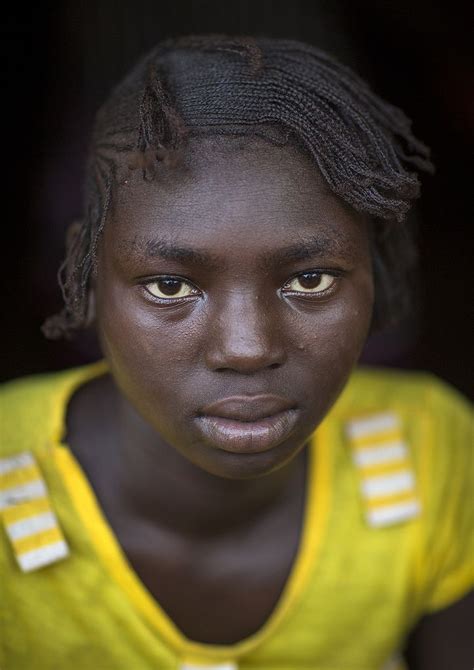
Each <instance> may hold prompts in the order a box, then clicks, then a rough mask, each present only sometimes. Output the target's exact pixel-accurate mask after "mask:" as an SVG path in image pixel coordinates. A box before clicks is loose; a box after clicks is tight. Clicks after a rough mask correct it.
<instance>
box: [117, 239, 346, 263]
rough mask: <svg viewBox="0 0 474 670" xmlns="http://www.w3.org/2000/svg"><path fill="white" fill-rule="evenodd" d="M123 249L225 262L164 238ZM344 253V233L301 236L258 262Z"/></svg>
mask: <svg viewBox="0 0 474 670" xmlns="http://www.w3.org/2000/svg"><path fill="white" fill-rule="evenodd" d="M122 246H123V248H124V251H125V253H127V254H130V253H132V254H134V255H137V256H139V257H143V258H146V259H147V258H161V259H164V260H171V261H177V262H179V263H183V264H186V265H195V266H206V267H207V268H209V269H222V268H223V267H224V263H223V262H222V259H220V258H219V256H217V255H216V254H212V253H210V252H208V251H203V250H201V249H193V248H192V247H186V246H183V245H181V244H175V243H173V242H171V241H167V240H163V239H148V240H147V239H143V238H137V237H135V238H133V239H132V240H126V241H125V243H124V244H123V245H122ZM328 255H330V256H337V257H339V258H340V257H347V255H352V245H351V244H350V243H349V241H348V240H347V238H346V236H343V237H341V238H337V239H336V238H332V237H324V236H318V237H312V238H309V239H301V240H300V241H299V242H298V243H295V244H291V245H289V246H286V247H282V248H281V249H277V250H275V251H271V252H266V253H264V254H262V256H261V258H260V265H261V266H262V267H263V268H264V269H269V268H272V267H275V266H279V265H285V264H289V263H292V262H296V261H304V260H311V259H312V258H318V257H323V256H328Z"/></svg>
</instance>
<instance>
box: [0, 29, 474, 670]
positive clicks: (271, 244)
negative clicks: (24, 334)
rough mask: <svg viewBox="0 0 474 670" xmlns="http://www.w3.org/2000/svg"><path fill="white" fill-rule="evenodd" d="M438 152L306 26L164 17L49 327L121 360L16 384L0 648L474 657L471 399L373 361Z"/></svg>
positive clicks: (135, 74) (419, 661)
mask: <svg viewBox="0 0 474 670" xmlns="http://www.w3.org/2000/svg"><path fill="white" fill-rule="evenodd" d="M430 167H431V165H430V163H429V160H428V152H427V149H426V148H425V147H424V146H423V145H422V144H421V143H420V142H419V141H418V140H416V139H415V138H414V137H413V135H412V134H411V132H410V124H409V122H408V120H407V119H406V117H405V116H404V115H403V113H402V112H401V111H400V110H398V109H396V108H394V107H392V106H390V105H388V104H387V103H385V102H383V101H381V100H380V99H379V98H377V97H376V96H375V95H374V94H373V93H372V92H370V90H369V89H368V87H367V86H366V84H364V83H363V82H361V81H360V80H359V79H358V78H357V77H356V76H355V75H354V74H353V73H352V72H350V71H349V70H347V69H346V68H343V67H341V66H340V65H338V64H337V63H335V62H334V61H333V59H331V58H330V57H329V56H328V55H326V54H324V53H322V52H320V51H318V50H316V49H314V48H312V47H310V46H308V45H305V44H301V43H298V42H290V41H284V40H276V39H258V40H253V39H245V38H243V39H239V38H229V37H217V36H194V37H190V38H181V39H177V40H174V41H169V42H166V43H162V44H159V45H158V46H157V47H156V49H154V50H153V52H152V53H151V54H149V55H148V56H147V57H146V58H145V60H144V61H142V62H141V63H139V64H138V66H137V67H136V68H135V69H134V70H133V71H132V72H131V73H130V74H129V76H128V77H127V78H126V79H125V80H124V81H123V82H122V83H121V84H120V85H119V86H118V88H117V89H116V90H115V91H114V92H113V93H112V95H111V97H110V99H109V100H108V101H107V103H106V104H105V105H104V107H103V108H102V109H101V110H100V112H99V114H98V116H97V123H96V127H95V132H94V136H93V140H92V144H91V153H90V163H89V166H88V173H87V181H86V189H85V196H86V199H85V200H86V201H85V207H84V217H83V220H82V222H81V223H80V224H75V225H74V226H73V227H72V228H71V230H70V233H69V235H68V252H67V257H66V260H65V263H64V264H63V267H62V272H61V275H60V280H61V286H62V289H63V294H64V298H65V307H64V310H63V312H62V313H61V314H60V315H58V316H56V317H53V318H51V319H49V320H48V321H47V322H46V324H45V326H44V330H45V333H46V334H47V335H48V336H50V337H58V336H61V335H70V334H72V333H73V332H75V331H78V330H80V329H81V328H83V327H85V326H88V325H91V324H95V327H96V328H97V332H98V335H99V338H100V342H101V346H102V349H103V354H104V359H103V360H102V361H99V362H98V363H94V364H92V365H87V366H83V367H81V368H77V369H74V370H66V371H64V372H61V373H56V374H48V375H41V376H35V377H31V378H27V379H20V380H16V381H13V382H11V383H9V384H6V385H5V387H4V389H3V391H2V405H3V408H4V413H5V420H4V430H3V438H4V439H3V443H2V444H3V446H2V459H1V461H0V473H1V474H2V477H3V479H2V483H1V484H0V491H1V497H0V504H1V509H2V512H1V516H2V520H3V524H4V528H5V532H4V533H3V534H2V536H1V543H2V553H1V569H2V576H3V579H2V591H3V592H2V598H1V602H2V605H1V607H2V626H3V646H2V647H1V652H0V654H1V655H0V664H1V667H2V668H5V669H8V670H17V669H20V668H31V667H34V668H37V669H38V670H46V669H48V670H49V669H53V668H74V669H75V670H86V669H87V670H89V669H92V668H94V669H100V670H108V669H110V670H132V669H133V670H142V669H143V670H148V669H152V668H154V669H155V668H160V669H161V668H163V669H166V670H167V669H170V670H171V669H178V668H179V669H181V670H191V669H193V670H194V669H195V668H201V669H202V668H214V670H218V669H219V670H230V669H234V670H235V669H236V668H239V669H242V670H245V669H247V668H248V669H250V668H252V669H257V668H258V669H262V670H297V669H298V668H300V669H302V670H303V669H304V670H308V669H309V668H311V669H315V670H340V669H341V670H342V668H344V669H345V670H346V669H347V668H353V669H354V670H388V669H389V668H390V669H392V670H394V669H395V668H406V667H408V666H407V665H406V662H405V660H404V657H406V659H408V663H409V667H410V668H411V669H422V670H427V669H429V670H440V669H442V670H448V669H449V670H454V669H455V668H456V669H457V668H459V669H461V668H468V667H470V665H472V657H470V655H469V654H470V651H469V649H468V640H469V635H468V631H467V625H468V623H467V622H468V620H469V614H471V615H472V611H473V597H472V595H469V592H470V590H471V589H472V586H473V582H474V579H473V570H472V538H473V534H472V532H471V531H472V523H473V510H472V504H471V499H470V497H469V496H470V494H472V485H473V472H472V465H471V464H472V444H473V441H472V432H470V431H472V417H471V413H470V409H469V407H468V406H467V403H466V402H465V401H464V400H463V399H462V398H461V397H460V396H459V395H458V394H457V393H456V392H455V391H454V390H452V389H450V388H448V387H446V386H445V385H444V384H443V383H441V382H439V381H437V380H436V379H434V378H432V377H431V376H429V375H426V374H417V373H401V372H393V371H392V372H389V371H384V370H374V369H372V370H369V369H367V370H363V369H356V364H357V361H358V358H359V355H360V352H361V349H362V347H363V345H364V342H365V340H366V337H367V335H368V333H369V331H370V330H371V329H375V328H378V327H380V326H381V325H383V324H386V323H387V322H389V321H390V320H394V319H396V318H398V317H399V316H400V315H401V314H402V313H403V312H404V310H405V309H406V306H407V305H408V303H409V294H410V277H411V269H412V265H413V258H414V254H413V247H412V242H411V237H410V230H409V228H408V227H407V225H406V224H405V223H404V222H403V220H404V217H405V214H406V212H407V211H408V209H409V207H410V203H411V201H412V200H413V199H414V198H415V197H417V195H418V191H419V183H418V178H417V175H416V172H415V169H416V168H418V169H421V170H429V169H430ZM471 653H472V652H471Z"/></svg>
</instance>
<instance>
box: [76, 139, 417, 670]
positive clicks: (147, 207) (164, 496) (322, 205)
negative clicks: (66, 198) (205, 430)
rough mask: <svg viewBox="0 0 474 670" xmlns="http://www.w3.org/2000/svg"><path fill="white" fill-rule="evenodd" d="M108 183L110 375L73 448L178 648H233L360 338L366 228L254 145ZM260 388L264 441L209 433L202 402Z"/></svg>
mask: <svg viewBox="0 0 474 670" xmlns="http://www.w3.org/2000/svg"><path fill="white" fill-rule="evenodd" d="M119 182H120V186H119V188H118V190H117V192H116V193H115V196H114V200H113V207H112V211H111V213H110V216H109V219H108V221H107V224H106V227H105V230H104V235H103V237H102V240H101V244H100V248H99V256H98V267H97V273H96V276H95V279H94V294H93V296H94V300H95V306H96V315H97V328H98V332H99V336H100V340H101V343H102V347H103V351H104V355H105V357H106V358H107V360H108V362H109V365H110V368H111V372H112V374H111V375H107V376H104V377H102V378H100V379H98V380H95V381H93V382H91V383H89V384H87V385H86V386H84V387H83V388H82V389H80V390H79V391H78V392H77V393H76V394H75V396H74V398H73V399H72V402H71V404H70V408H69V414H68V441H69V443H70V445H71V447H72V449H73V450H74V452H75V454H76V456H77V458H78V459H79V461H80V462H81V464H82V466H83V468H84V469H85V471H86V473H87V475H88V477H89V479H90V481H91V483H92V485H93V487H94V489H95V491H96V493H97V496H98V498H99V501H100V503H101V505H102V507H103V509H104V512H105V514H106V516H107V518H108V520H109V522H110V523H111V525H112V527H113V529H114V531H115V533H116V535H117V537H118V539H119V542H120V543H121V545H122V547H123V549H124V551H125V553H126V555H127V557H128V558H129V560H130V562H131V563H132V565H133V567H134V569H135V570H136V572H137V573H138V575H139V577H140V578H141V579H142V581H143V583H144V584H145V585H146V586H147V588H148V589H149V591H150V592H151V593H152V594H153V596H154V597H155V598H156V599H157V601H158V602H159V603H160V605H161V606H162V607H163V608H164V609H165V611H166V612H167V613H168V614H169V616H170V617H171V618H172V619H173V621H174V622H175V623H176V624H177V626H178V627H179V628H180V629H181V630H182V631H183V632H184V634H185V635H186V636H187V637H189V638H191V639H193V640H198V641H200V642H205V643H213V644H232V643H234V642H236V641H239V640H241V639H243V638H245V637H248V636H249V635H251V634H252V633H255V632H256V631H257V630H259V629H260V628H261V627H262V625H263V624H264V623H265V621H266V620H267V619H268V617H269V615H270V613H271V611H272V610H273V608H274V606H275V604H276V602H277V601H278V599H279V597H280V595H281V592H282V589H283V587H284V585H285V583H286V580H287V578H288V575H289V573H290V570H291V567H292V564H293V561H294V558H295V555H296V552H297V549H298V542H299V536H300V530H301V524H302V514H303V505H304V496H305V477H306V445H307V443H308V439H309V437H310V435H311V434H312V432H313V431H314V430H315V428H316V427H317V425H318V424H319V423H320V422H321V420H322V419H323V417H324V416H325V415H326V413H327V412H328V410H329V409H330V407H331V406H332V404H333V403H334V401H335V400H336V398H337V397H338V396H339V394H340V392H341V390H342V388H343V387H344V385H345V383H346V381H347V378H348V376H349V375H350V373H351V371H352V369H353V367H354V365H355V364H356V362H357V359H358V357H359V355H360V351H361V348H362V346H363V344H364V342H365V339H366V336H367V332H368V329H369V325H370V318H371V313H372V306H373V279H372V266H371V257H370V245H369V231H368V224H367V222H366V221H365V220H364V218H363V217H362V216H360V215H358V214H356V213H355V212H354V211H352V210H351V209H350V208H348V207H347V206H346V205H344V204H343V203H342V202H341V201H340V200H339V199H338V198H336V197H335V196H334V195H333V194H332V193H330V192H329V191H328V189H327V187H326V185H325V182H324V180H323V179H322V177H321V175H320V174H319V172H318V171H317V170H316V169H315V167H314V164H313V163H312V162H311V161H310V159H309V158H308V157H306V156H304V155H303V154H302V153H300V151H298V150H297V149H295V148H293V147H290V146H288V147H283V148H282V147H274V146H272V145H269V144H268V143H265V142H264V141H263V140H257V139H252V143H251V145H249V143H248V142H246V141H244V140H241V139H239V140H238V139H230V138H226V140H225V141H224V142H222V141H216V140H210V139H207V140H203V139H200V140H198V141H194V140H193V141H192V142H191V144H190V148H189V151H188V155H187V159H186V164H185V165H184V166H183V167H181V168H179V169H175V170H172V171H170V170H166V169H164V168H161V170H159V174H158V178H157V179H156V180H155V181H153V182H144V181H143V180H142V178H141V174H140V173H139V171H138V170H136V171H133V172H129V171H128V170H127V168H126V167H125V166H123V169H122V170H121V171H120V179H119ZM263 393H273V394H275V393H276V394H279V395H280V396H284V397H285V398H287V399H289V400H290V401H291V403H292V406H293V407H295V412H296V416H297V420H296V423H295V426H294V428H293V430H292V431H291V432H290V433H289V434H288V435H286V436H285V438H284V439H283V440H281V441H280V442H279V443H278V444H276V445H275V446H273V447H272V448H270V449H267V450H265V451H262V452H261V453H252V454H248V453H244V454H243V453H231V452H229V451H226V450H225V449H222V448H220V447H219V446H216V445H215V444H212V443H209V441H206V439H204V438H203V435H202V433H200V431H199V427H198V422H197V419H196V417H197V416H199V413H200V411H201V410H202V408H203V407H204V406H205V405H207V404H208V403H213V402H216V401H217V400H219V399H221V398H225V397H228V396H231V395H259V394H263ZM98 455H100V456H98ZM111 464H112V465H111ZM111 467H112V468H113V469H112V471H111ZM184 583H185V584H186V600H185V601H184V599H183V598H182V589H181V586H180V585H182V584H184ZM203 598H205V599H206V602H208V603H209V602H210V603H214V607H209V608H208V609H206V612H205V613H204V612H203V611H202V606H201V603H202V599H203ZM228 612H235V616H233V617H232V618H230V617H229V616H227V615H226V614H227V613H228ZM239 613H240V614H239ZM416 667H419V668H424V667H425V666H423V665H419V666H416Z"/></svg>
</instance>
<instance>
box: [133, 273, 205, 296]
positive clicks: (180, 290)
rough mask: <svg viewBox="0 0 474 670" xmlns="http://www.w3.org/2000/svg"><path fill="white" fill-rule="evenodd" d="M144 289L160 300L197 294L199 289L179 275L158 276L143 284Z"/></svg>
mask: <svg viewBox="0 0 474 670" xmlns="http://www.w3.org/2000/svg"><path fill="white" fill-rule="evenodd" d="M145 288H146V290H147V291H148V292H149V293H151V294H152V295H153V296H154V297H155V298H160V300H175V299H177V298H178V299H179V298H189V297H190V296H193V295H199V290H198V289H197V288H196V287H195V286H193V285H192V284H191V283H190V282H188V281H186V280H185V279H181V278H180V277H159V278H158V279H155V280H154V281H151V282H148V283H147V284H145Z"/></svg>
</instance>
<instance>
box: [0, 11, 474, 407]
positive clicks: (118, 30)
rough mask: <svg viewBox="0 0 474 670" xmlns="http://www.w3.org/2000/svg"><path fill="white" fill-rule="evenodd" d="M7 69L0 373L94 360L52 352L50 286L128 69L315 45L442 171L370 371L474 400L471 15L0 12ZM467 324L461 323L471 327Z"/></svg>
mask: <svg viewBox="0 0 474 670" xmlns="http://www.w3.org/2000/svg"><path fill="white" fill-rule="evenodd" d="M3 24H4V29H3V31H4V40H3V44H4V49H5V53H4V55H3V58H2V70H3V75H2V77H3V82H2V90H3V96H2V98H3V103H2V109H3V113H4V123H3V138H2V153H3V161H2V166H3V169H4V175H5V176H4V178H3V184H4V190H3V208H2V209H3V221H2V229H1V230H2V252H1V259H2V267H3V270H4V271H5V272H4V277H5V278H4V280H3V289H4V290H3V292H2V293H3V297H2V305H3V319H2V324H3V326H2V330H1V344H2V347H1V350H2V352H3V356H2V365H1V368H0V376H1V377H2V378H3V379H8V378H11V377H16V376H19V375H24V374H30V373H35V372H42V371H47V370H56V369H60V368H63V367H66V366H70V365H77V364H82V363H84V362H88V361H90V360H93V359H94V358H96V357H97V355H98V354H97V352H96V350H95V348H94V345H93V343H92V342H91V341H90V340H89V339H88V338H87V337H84V338H81V339H79V340H77V341H75V342H48V341H47V340H45V339H44V337H43V336H42V334H41V332H40V325H41V323H42V321H43V320H44V318H45V317H46V316H48V315H49V314H51V313H54V312H55V311H57V310H59V309H60V307H61V296H60V292H59V289H58V287H57V283H56V271H57V267H58V265H59V263H60V261H61V259H62V257H63V254H64V246H63V236H64V231H65V229H66V226H67V225H68V223H69V222H70V221H71V220H73V219H74V218H75V217H77V216H79V215H80V213H81V180H82V171H83V163H84V157H85V152H86V144H87V138H88V134H89V132H90V128H91V125H92V121H93V116H94V112H95V110H96V109H97V107H98V105H100V103H101V102H102V101H103V100H104V99H105V97H106V96H107V94H108V92H109V90H110V88H111V86H113V84H114V83H116V82H117V80H118V79H119V78H120V77H121V76H122V75H123V74H124V73H125V72H126V71H127V70H128V68H129V67H130V66H131V65H132V64H133V63H134V61H135V60H136V59H137V58H138V57H139V56H140V55H142V54H143V53H144V52H146V51H147V50H148V49H149V48H151V47H152V46H153V45H154V44H155V43H156V42H157V41H159V40H160V39H163V38H165V37H170V36H174V35H179V34H187V33H191V32H226V33H230V34H251V35H267V36H275V37H288V38H296V39H302V40H304V41H307V42H310V43H312V44H314V45H316V46H320V47H322V48H324V49H326V50H328V51H330V52H332V53H333V54H335V55H336V56H338V57H339V59H340V60H342V61H343V62H344V63H346V64H348V65H350V66H352V67H353V68H354V69H355V70H357V71H358V72H359V73H360V74H361V75H362V76H364V77H365V78H367V79H368V80H369V81H370V82H371V84H372V86H373V87H374V88H375V90H376V92H377V93H379V94H380V95H382V96H383V97H385V98H387V99H388V100H389V101H390V102H392V103H394V104H396V105H398V106H400V107H402V108H403V109H404V110H405V112H406V113H407V114H408V115H409V116H410V117H411V118H412V119H413V122H414V129H415V134H417V135H418V136H419V137H420V138H421V139H423V140H424V141H425V142H426V143H427V144H428V145H430V146H431V148H432V151H433V159H434V161H435V163H436V166H437V173H436V175H435V176H434V177H427V178H425V179H424V180H423V195H422V199H421V201H420V204H419V206H418V217H419V243H420V253H421V289H422V296H423V304H422V308H421V309H420V311H419V313H418V314H417V316H416V317H414V318H413V319H411V320H409V321H407V322H406V323H405V324H402V326H401V327H399V328H398V329H396V330H392V331H389V332H386V333H384V334H381V335H378V336H377V337H375V338H372V340H371V341H370V343H369V345H368V347H367V350H366V352H365V354H364V360H365V361H366V362H368V363H376V364H384V365H391V366H399V367H406V368H415V369H424V370H430V371H433V372H435V373H436V374H438V375H439V376H441V377H442V378H444V379H445V380H447V381H449V382H451V383H452V384H454V385H455V386H456V387H457V388H459V389H460V390H461V391H463V392H464V393H465V394H467V395H469V396H473V395H474V386H473V366H472V362H473V360H472V359H473V357H472V340H473V334H474V333H473V328H472V305H473V295H472V289H471V287H472V283H473V282H472V275H473V273H472V269H471V268H472V265H473V256H472V246H471V229H472V224H473V208H472V190H473V177H474V174H473V170H472V157H473V149H474V146H473V145H474V97H473V93H472V91H473V83H474V82H473V80H474V77H473V68H472V62H473V61H472V56H473V50H472V47H471V43H472V37H471V23H470V21H469V16H468V3H462V4H456V3H453V2H450V3H439V6H438V7H435V6H433V3H432V2H429V1H428V0H421V1H418V2H417V1H416V0H414V1H411V2H410V0H399V1H398V2H396V3H395V2H393V3H384V2H380V1H377V0H371V1H368V0H365V1H363V2H349V1H347V2H334V1H333V2H330V1H322V0H312V2H307V1H306V2H303V1H302V0H300V1H293V2H282V1H281V0H277V1H275V0H274V1H272V2H270V1H267V0H265V1H261V2H258V0H254V1H253V2H252V1H250V0H231V1H225V0H220V1H218V0H213V1H212V2H192V1H191V0H175V1H174V2H170V1H169V0H161V1H156V2H151V0H148V1H144V0H137V1H136V2H118V1H115V2H114V1H112V0H97V1H95V2H82V3H81V2H71V1H70V0H65V1H63V2H56V3H54V2H53V3H47V2H46V3H39V4H38V5H35V6H33V7H32V8H29V9H28V13H27V12H26V10H22V11H21V12H20V11H18V10H14V9H9V10H5V13H4V15H3ZM470 317H471V319H470Z"/></svg>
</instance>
